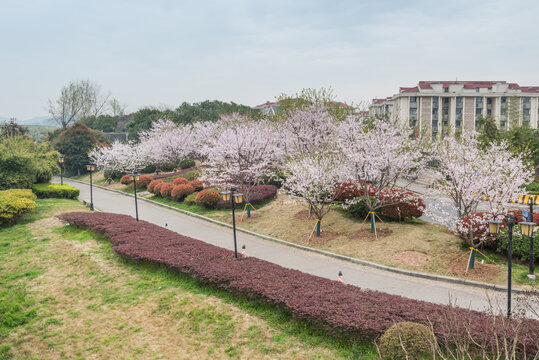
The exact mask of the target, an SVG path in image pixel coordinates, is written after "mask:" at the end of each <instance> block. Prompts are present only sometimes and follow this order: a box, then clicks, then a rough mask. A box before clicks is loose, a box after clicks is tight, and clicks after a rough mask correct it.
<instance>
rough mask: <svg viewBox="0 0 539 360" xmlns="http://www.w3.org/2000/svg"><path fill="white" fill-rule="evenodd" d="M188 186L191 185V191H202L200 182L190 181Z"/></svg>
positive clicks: (202, 186) (202, 187) (202, 184)
mask: <svg viewBox="0 0 539 360" xmlns="http://www.w3.org/2000/svg"><path fill="white" fill-rule="evenodd" d="M189 185H191V186H192V187H193V189H195V191H200V190H202V189H204V183H203V182H202V181H200V180H196V179H195V180H192V181H190V182H189Z"/></svg>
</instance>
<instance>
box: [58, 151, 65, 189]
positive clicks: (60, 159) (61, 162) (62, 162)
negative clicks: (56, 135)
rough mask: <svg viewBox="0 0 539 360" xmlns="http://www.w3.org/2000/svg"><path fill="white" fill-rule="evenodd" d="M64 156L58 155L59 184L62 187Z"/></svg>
mask: <svg viewBox="0 0 539 360" xmlns="http://www.w3.org/2000/svg"><path fill="white" fill-rule="evenodd" d="M64 159H65V158H64V155H60V158H59V159H58V162H59V163H60V184H61V185H64Z"/></svg>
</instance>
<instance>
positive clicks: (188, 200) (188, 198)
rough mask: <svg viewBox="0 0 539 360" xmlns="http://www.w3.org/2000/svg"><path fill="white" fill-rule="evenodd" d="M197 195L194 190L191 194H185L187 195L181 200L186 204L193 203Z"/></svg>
mask: <svg viewBox="0 0 539 360" xmlns="http://www.w3.org/2000/svg"><path fill="white" fill-rule="evenodd" d="M197 195H198V193H197V192H194V193H192V194H191V195H187V196H186V197H185V199H183V202H184V203H186V204H188V205H194V204H196V203H197V202H196V198H197Z"/></svg>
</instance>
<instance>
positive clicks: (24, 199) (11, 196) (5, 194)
mask: <svg viewBox="0 0 539 360" xmlns="http://www.w3.org/2000/svg"><path fill="white" fill-rule="evenodd" d="M35 199H36V195H35V194H33V193H32V190H29V189H11V190H4V191H0V224H13V223H15V221H16V220H17V219H18V218H19V217H20V216H21V215H23V214H26V213H28V212H31V211H33V210H34V209H35V207H36V202H35V201H34V200H35Z"/></svg>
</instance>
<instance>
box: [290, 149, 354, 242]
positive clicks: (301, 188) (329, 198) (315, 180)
mask: <svg viewBox="0 0 539 360" xmlns="http://www.w3.org/2000/svg"><path fill="white" fill-rule="evenodd" d="M285 170H286V172H287V177H286V180H285V183H284V186H285V188H286V189H287V190H289V191H290V194H291V195H292V196H295V197H298V198H301V199H303V200H304V201H306V202H307V203H308V204H310V205H311V207H312V212H313V213H314V214H315V216H316V218H317V221H318V222H317V224H316V235H317V236H320V223H321V222H322V219H323V218H324V216H325V215H326V214H327V213H328V212H329V210H330V209H331V208H330V207H329V205H330V204H331V203H332V202H333V201H335V196H336V194H337V192H336V188H337V186H338V183H339V182H340V181H342V180H343V173H344V172H343V168H342V165H341V162H340V159H339V158H338V157H337V156H335V155H334V154H332V153H331V152H328V151H321V152H315V153H311V154H305V155H302V156H298V157H295V158H291V159H289V160H288V161H287V162H286V165H285Z"/></svg>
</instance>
